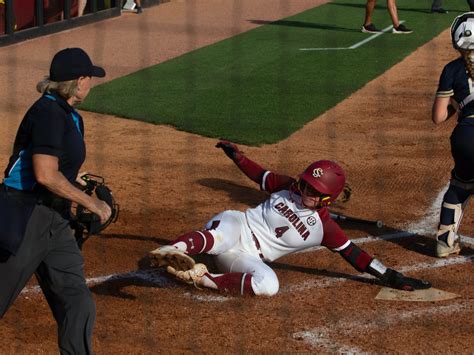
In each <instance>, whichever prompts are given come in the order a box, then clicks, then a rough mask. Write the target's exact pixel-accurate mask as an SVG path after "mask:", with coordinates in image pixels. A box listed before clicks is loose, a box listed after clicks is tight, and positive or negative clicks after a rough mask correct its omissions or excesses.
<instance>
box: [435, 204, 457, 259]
mask: <svg viewBox="0 0 474 355" xmlns="http://www.w3.org/2000/svg"><path fill="white" fill-rule="evenodd" d="M463 207H464V205H462V204H460V203H459V204H451V203H447V202H443V206H442V208H443V209H448V210H451V211H452V213H453V223H452V224H449V225H445V224H440V225H439V229H438V233H437V234H436V256H437V257H438V258H445V257H447V256H449V255H456V254H459V252H460V251H461V240H460V238H459V235H458V234H457V231H458V229H459V225H460V223H461V219H462V215H463Z"/></svg>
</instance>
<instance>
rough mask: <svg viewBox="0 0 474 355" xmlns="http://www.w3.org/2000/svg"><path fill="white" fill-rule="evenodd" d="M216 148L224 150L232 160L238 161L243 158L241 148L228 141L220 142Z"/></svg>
mask: <svg viewBox="0 0 474 355" xmlns="http://www.w3.org/2000/svg"><path fill="white" fill-rule="evenodd" d="M216 148H222V150H223V151H224V153H225V154H226V155H227V156H228V157H229V158H230V159H232V160H234V161H236V160H239V159H240V158H241V157H242V155H243V154H242V152H241V151H240V150H239V148H238V147H237V146H236V145H235V144H234V143H231V142H229V141H226V140H220V141H219V142H217V144H216Z"/></svg>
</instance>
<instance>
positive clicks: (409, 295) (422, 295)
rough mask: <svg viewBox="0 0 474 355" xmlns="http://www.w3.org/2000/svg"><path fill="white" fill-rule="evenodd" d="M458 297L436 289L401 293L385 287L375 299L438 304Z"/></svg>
mask: <svg viewBox="0 0 474 355" xmlns="http://www.w3.org/2000/svg"><path fill="white" fill-rule="evenodd" d="M456 297H459V295H457V294H455V293H450V292H446V291H442V290H438V289H437V288H434V287H432V288H429V289H426V290H416V291H401V290H394V289H393V288H388V287H383V288H382V289H381V290H380V292H379V293H378V295H377V296H376V297H375V299H376V300H387V301H408V302H436V301H444V300H450V299H452V298H456Z"/></svg>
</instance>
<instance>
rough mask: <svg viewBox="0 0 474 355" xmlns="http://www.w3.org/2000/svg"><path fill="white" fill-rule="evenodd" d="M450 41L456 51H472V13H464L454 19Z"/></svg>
mask: <svg viewBox="0 0 474 355" xmlns="http://www.w3.org/2000/svg"><path fill="white" fill-rule="evenodd" d="M451 40H452V42H453V47H454V48H455V49H457V50H470V49H474V12H466V13H465V14H462V15H460V16H458V17H456V18H455V19H454V21H453V24H452V25H451Z"/></svg>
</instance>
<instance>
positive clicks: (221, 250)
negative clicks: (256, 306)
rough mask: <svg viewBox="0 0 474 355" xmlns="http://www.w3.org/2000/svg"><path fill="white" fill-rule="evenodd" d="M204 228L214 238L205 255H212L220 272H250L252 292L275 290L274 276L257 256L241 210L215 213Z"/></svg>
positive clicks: (268, 292) (269, 292)
mask: <svg viewBox="0 0 474 355" xmlns="http://www.w3.org/2000/svg"><path fill="white" fill-rule="evenodd" d="M212 227H214V228H213V229H210V228H212ZM206 229H208V230H209V231H210V232H211V234H212V235H213V237H214V245H213V247H212V249H211V250H210V251H208V254H211V255H215V261H216V264H217V267H218V268H219V270H220V271H221V272H223V273H226V272H242V273H249V274H252V289H253V292H254V293H255V294H256V295H264V296H273V295H275V294H276V293H277V292H278V288H279V283H278V278H277V276H276V274H275V272H274V271H273V270H272V269H271V268H270V267H269V266H268V265H267V264H265V263H264V262H263V260H262V259H260V256H259V252H258V249H257V247H256V246H255V243H254V241H253V238H252V234H251V231H250V229H249V227H248V225H247V222H246V218H245V214H244V213H243V212H240V211H224V212H222V213H219V214H218V215H216V216H214V217H213V218H212V219H211V220H210V221H209V222H208V223H207V224H206Z"/></svg>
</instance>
